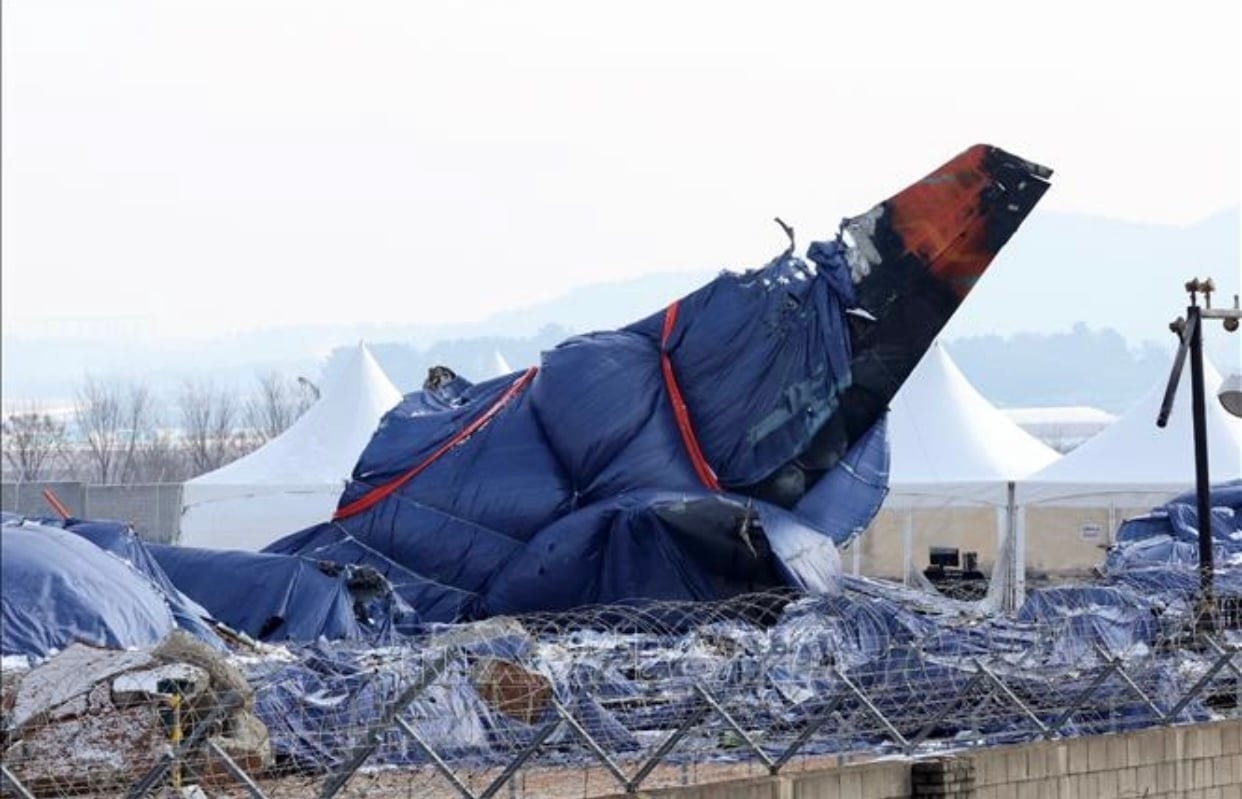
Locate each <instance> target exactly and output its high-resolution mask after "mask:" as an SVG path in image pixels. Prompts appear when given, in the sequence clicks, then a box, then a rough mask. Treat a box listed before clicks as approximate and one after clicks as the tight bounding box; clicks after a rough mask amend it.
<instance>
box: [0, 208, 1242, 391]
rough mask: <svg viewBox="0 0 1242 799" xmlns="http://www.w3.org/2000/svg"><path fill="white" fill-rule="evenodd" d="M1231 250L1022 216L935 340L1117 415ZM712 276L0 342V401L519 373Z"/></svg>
mask: <svg viewBox="0 0 1242 799" xmlns="http://www.w3.org/2000/svg"><path fill="white" fill-rule="evenodd" d="M1238 245H1239V212H1238V209H1236V208H1234V209H1230V210H1228V211H1226V212H1222V213H1220V214H1217V215H1214V216H1212V217H1211V218H1209V219H1206V220H1204V221H1202V222H1200V223H1198V224H1196V225H1192V226H1189V227H1171V226H1160V225H1141V224H1134V223H1129V222H1121V221H1116V220H1110V219H1103V218H1099V217H1090V216H1081V215H1074V214H1062V213H1054V212H1047V213H1036V214H1034V215H1033V216H1032V217H1031V218H1030V219H1029V220H1028V221H1027V223H1026V224H1025V225H1024V226H1023V227H1022V228H1021V229H1020V230H1019V231H1018V233H1017V235H1016V236H1015V237H1014V239H1013V241H1011V242H1010V243H1009V245H1008V246H1006V247H1005V249H1004V250H1002V251H1001V254H1000V256H999V257H998V258H997V261H996V262H995V263H994V264H993V266H992V268H991V269H989V271H988V273H987V274H986V275H985V276H984V277H983V279H982V280H981V281H980V283H979V285H978V286H977V287H976V289H975V291H974V292H973V293H972V294H971V296H970V297H969V298H968V300H967V301H966V302H965V303H964V304H963V306H962V308H961V310H960V311H959V312H958V313H957V315H956V316H955V317H954V318H953V320H952V321H951V322H950V323H949V326H948V328H947V329H946V330H945V333H944V336H943V338H944V339H945V340H947V341H948V342H949V343H950V345H951V352H953V355H954V357H955V358H957V359H958V360H959V362H960V363H961V365H962V367H963V369H964V370H965V371H966V372H967V374H968V376H970V377H971V379H972V380H974V381H975V382H976V383H977V384H978V385H979V387H980V388H981V389H982V390H983V391H984V393H985V394H987V395H988V396H990V397H993V398H994V399H995V400H997V401H999V402H1001V403H1003V404H1040V403H1041V402H1056V403H1059V402H1062V401H1066V402H1068V401H1069V398H1073V401H1074V402H1076V403H1082V404H1095V405H1099V406H1101V407H1104V408H1108V409H1110V410H1111V409H1117V408H1119V407H1122V406H1124V404H1125V403H1126V402H1127V398H1129V399H1132V398H1133V397H1134V396H1136V394H1135V392H1137V391H1139V390H1140V387H1141V386H1145V385H1146V384H1147V383H1149V382H1150V379H1153V378H1152V375H1153V374H1154V373H1155V372H1158V371H1159V370H1160V369H1163V368H1164V366H1163V365H1162V362H1161V358H1162V357H1167V355H1164V356H1162V353H1167V352H1168V351H1169V349H1171V347H1172V345H1173V343H1174V342H1173V339H1172V336H1171V335H1170V334H1169V333H1168V332H1167V325H1168V323H1169V322H1170V321H1171V320H1172V319H1173V318H1174V317H1175V316H1177V315H1178V314H1179V313H1181V312H1183V310H1184V306H1185V303H1186V298H1185V295H1184V293H1183V292H1182V289H1181V287H1182V284H1183V283H1184V281H1185V280H1186V279H1188V278H1190V277H1192V276H1207V275H1211V276H1213V277H1215V278H1216V282H1217V284H1218V285H1219V286H1220V287H1221V289H1222V291H1221V296H1220V297H1219V298H1218V300H1217V302H1218V303H1223V302H1228V301H1229V300H1228V295H1232V293H1233V292H1236V291H1238V290H1239V246H1238ZM756 266H759V264H756ZM713 274H714V271H713V270H708V269H700V270H696V271H686V272H664V273H655V274H647V275H642V276H638V277H635V278H634V279H632V280H627V281H621V282H613V283H600V284H592V285H584V286H577V287H571V288H568V289H567V290H566V291H565V293H564V294H562V295H561V296H560V297H558V298H556V299H553V300H550V301H548V302H544V303H540V304H538V305H534V306H530V307H526V308H519V309H513V310H509V311H505V312H503V313H499V314H496V315H493V316H491V317H489V318H487V319H485V320H483V321H481V322H472V323H463V324H454V325H420V324H417V323H416V322H411V323H410V324H400V325H394V324H378V325H377V324H373V323H366V322H360V323H358V324H356V325H345V326H329V325H313V324H308V325H302V326H297V327H283V328H269V329H255V330H251V331H247V332H244V333H238V334H235V335H231V336H226V337H221V338H218V339H214V340H210V341H206V340H205V341H189V340H183V341H161V340H158V339H155V338H153V337H152V338H144V337H142V336H138V335H131V336H128V337H124V338H113V339H110V338H104V337H100V336H76V337H74V336H60V337H46V336H22V335H6V336H5V337H4V339H3V341H0V348H2V353H0V355H2V358H3V360H2V363H3V370H2V371H0V393H2V394H3V397H4V400H5V401H6V402H10V401H12V400H13V399H17V398H23V399H24V398H38V399H55V400H63V399H66V398H68V397H70V396H72V394H73V391H74V388H75V387H76V386H77V385H78V384H79V383H80V382H81V379H82V376H83V375H84V374H85V373H86V372H88V371H89V372H91V373H92V374H95V375H97V376H102V377H108V376H115V377H119V378H122V379H141V380H143V381H145V382H147V384H148V385H150V386H151V387H152V388H153V389H154V390H156V391H157V392H161V393H164V394H167V395H171V394H172V393H174V392H176V391H177V390H178V389H179V388H180V386H181V384H182V383H183V382H184V381H185V380H186V379H187V378H189V377H194V378H198V379H201V378H204V377H207V378H210V379H213V380H215V381H216V382H217V383H220V384H223V385H233V386H238V387H243V386H245V387H250V386H251V384H252V383H253V380H254V375H255V374H257V373H258V372H261V371H266V370H271V369H275V370H277V371H280V372H284V373H286V374H299V375H305V376H307V377H311V378H312V379H313V378H314V377H316V376H318V375H320V374H321V373H322V370H323V368H324V365H325V364H326V363H328V361H329V358H330V356H331V354H332V352H333V350H335V349H336V348H338V347H345V346H350V345H353V344H355V343H356V342H358V341H359V340H366V341H368V342H369V343H371V344H372V345H373V349H374V350H375V352H376V355H377V357H378V358H379V359H380V362H381V364H382V365H383V366H384V367H385V369H387V370H388V371H389V372H390V373H391V376H392V377H393V380H394V382H395V383H396V384H397V386H398V387H399V388H401V389H403V390H410V389H413V388H416V387H417V386H418V385H420V384H421V382H422V379H423V376H424V375H425V370H426V366H428V365H430V364H433V363H446V364H448V365H450V366H453V365H454V364H456V365H457V366H455V367H454V368H458V369H459V370H460V371H461V372H462V373H463V374H466V375H468V376H471V377H485V376H487V374H484V373H486V372H489V371H492V370H493V365H494V363H495V357H494V356H495V354H496V352H499V353H501V354H502V356H503V357H504V359H505V360H507V361H508V363H510V364H511V365H512V366H513V367H514V368H515V369H517V368H522V367H523V366H527V365H530V364H532V363H535V362H537V359H538V353H539V351H540V350H541V349H546V348H547V347H549V346H552V345H553V344H554V343H555V342H556V341H558V340H560V338H562V337H564V336H565V335H568V334H570V333H574V332H587V331H591V330H598V329H609V328H614V327H617V326H619V325H622V324H625V323H628V322H631V321H633V320H635V319H638V318H641V317H643V316H645V315H647V314H650V313H654V312H656V311H658V310H659V309H660V308H662V307H663V306H664V305H666V304H667V303H668V302H669V301H670V300H671V299H673V298H676V297H678V296H681V295H684V294H685V293H687V292H688V291H690V290H692V289H693V288H695V287H696V286H699V285H701V284H702V283H703V282H705V281H706V280H708V279H710V278H711V277H712V276H713ZM359 312H360V314H361V313H362V312H363V311H362V309H360V311H359ZM1076 326H1080V327H1076ZM1240 343H1242V341H1240V339H1239V336H1238V335H1237V334H1234V335H1233V336H1228V335H1227V334H1225V333H1224V332H1223V331H1221V330H1219V329H1217V330H1214V331H1212V332H1210V333H1209V337H1208V348H1209V351H1210V352H1211V353H1212V354H1213V356H1214V358H1215V360H1216V361H1217V363H1218V365H1219V366H1220V367H1221V368H1222V369H1224V370H1230V369H1238V368H1239V367H1240V366H1242V364H1240V363H1239V354H1238V353H1239V351H1240V350H1239V345H1240ZM1041 353H1042V354H1041ZM1127 361H1128V362H1129V366H1126V363H1127Z"/></svg>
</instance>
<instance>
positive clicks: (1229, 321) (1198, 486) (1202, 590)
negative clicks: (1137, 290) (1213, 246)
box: [1156, 278, 1242, 632]
mask: <svg viewBox="0 0 1242 799" xmlns="http://www.w3.org/2000/svg"><path fill="white" fill-rule="evenodd" d="M1215 290H1216V284H1215V283H1213V282H1212V279H1211V278H1208V279H1207V280H1199V279H1198V278H1195V279H1193V280H1191V281H1190V282H1188V283H1187V284H1186V291H1187V292H1188V293H1189V294H1190V305H1189V306H1187V308H1186V316H1185V318H1181V317H1179V318H1178V319H1176V320H1174V321H1173V322H1172V324H1170V325H1169V329H1170V330H1172V331H1173V332H1174V333H1176V334H1177V336H1178V339H1179V340H1180V344H1179V346H1178V348H1177V355H1176V357H1174V359H1173V370H1172V372H1171V373H1170V374H1169V385H1168V386H1167V387H1166V388H1165V391H1164V402H1162V403H1161V404H1160V415H1159V416H1158V417H1156V426H1157V427H1164V426H1165V425H1167V424H1168V423H1169V413H1170V412H1171V411H1172V410H1173V398H1174V396H1176V394H1177V384H1178V383H1179V382H1181V378H1182V367H1183V366H1185V364H1186V353H1187V351H1189V352H1190V394H1191V396H1190V412H1191V416H1192V420H1193V423H1194V444H1195V499H1196V505H1197V506H1198V508H1197V513H1198V518H1199V602H1198V609H1197V610H1198V612H1197V614H1196V616H1197V625H1196V626H1197V627H1198V628H1199V629H1200V630H1202V631H1205V632H1214V631H1215V630H1216V599H1215V597H1214V595H1213V593H1214V592H1213V585H1212V581H1213V574H1214V567H1213V564H1212V495H1211V481H1210V479H1209V477H1208V445H1207V399H1206V397H1205V394H1206V391H1205V390H1204V386H1203V320H1204V319H1220V320H1221V321H1222V322H1223V323H1224V327H1225V330H1228V331H1230V332H1233V331H1235V330H1237V329H1238V321H1239V320H1240V319H1242V309H1239V307H1238V297H1237V295H1236V294H1235V295H1234V298H1233V308H1213V307H1212V292H1213V291H1215ZM1200 293H1202V294H1203V306H1202V307H1200V305H1199V294H1200ZM1222 388H1228V386H1227V385H1226V386H1223V387H1222ZM1220 399H1221V402H1222V404H1224V405H1225V408H1226V409H1227V410H1229V412H1230V413H1233V409H1232V407H1231V404H1236V400H1234V399H1232V398H1231V397H1230V396H1229V395H1228V394H1227V393H1226V392H1225V391H1222V392H1221V395H1220Z"/></svg>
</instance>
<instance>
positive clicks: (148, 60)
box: [2, 0, 1242, 336]
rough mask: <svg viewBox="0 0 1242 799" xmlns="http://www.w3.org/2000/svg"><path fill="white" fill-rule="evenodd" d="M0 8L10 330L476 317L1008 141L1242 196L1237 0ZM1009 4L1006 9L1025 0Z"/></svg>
mask: <svg viewBox="0 0 1242 799" xmlns="http://www.w3.org/2000/svg"><path fill="white" fill-rule="evenodd" d="M1025 6H1026V10H1025V11H1021V12H1019V11H1017V10H1015V9H1016V8H1017V4H1014V3H994V2H979V3H952V2H910V3H893V2H883V3H881V2H854V3H827V2H809V3H805V4H798V3H771V2H765V3H757V2H748V3H741V4H728V3H722V2H702V3H690V2H683V3H672V2H651V3H648V2H637V1H636V0H627V2H617V3H609V4H605V3H598V2H582V1H581V0H577V1H576V2H574V1H570V2H563V3H544V2H539V3H532V2H515V0H506V1H504V2H495V3H489V2H477V1H471V2H454V3H447V2H445V3H431V2H418V3H411V2H400V3H392V4H379V3H366V4H364V3H354V2H350V3H346V2H342V3H337V4H332V5H325V4H316V3H308V2H288V3H272V2H255V1H254V0H246V1H245V2H237V3H228V2H223V0H208V1H207V2H195V3H188V2H168V0H154V1H153V2H150V3H135V2H107V3H100V2H97V0H87V1H86V2H80V3H69V2H59V1H58V0H20V1H19V0H6V2H5V3H4V5H3V237H2V246H3V253H2V255H3V289H2V295H3V299H2V302H3V307H2V313H3V328H4V331H5V334H6V335H11V334H13V333H14V332H18V331H26V332H40V331H47V330H52V329H56V328H57V327H58V326H63V325H64V323H65V320H76V319H82V318H87V319H95V320H105V324H103V325H102V326H100V327H99V329H101V330H102V331H104V333H107V332H108V331H110V330H127V329H129V330H132V329H135V326H136V327H137V329H141V330H143V331H149V332H152V333H157V334H160V335H168V336H180V335H189V334H197V335H214V334H217V333H220V332H224V331H230V330H238V329H246V328H252V327H256V326H266V325H283V324H289V323H298V322H315V321H324V322H352V321H367V320H370V321H384V322H419V321H424V322H444V321H450V320H462V321H464V320H470V319H478V318H482V317H484V316H486V315H487V314H489V313H492V312H494V311H496V310H499V309H502V308H509V307H515V306H522V305H526V304H529V303H532V302H534V301H537V300H540V299H544V298H547V297H550V296H553V295H556V294H559V293H561V292H563V291H564V289H565V288H566V287H567V286H568V285H572V284H580V283H589V282H598V281H605V280H616V279H621V278H624V277H626V276H633V275H636V274H640V273H644V272H652V271H666V270H673V269H703V268H716V267H749V266H753V265H757V264H758V263H761V262H763V261H764V260H766V259H767V258H768V257H770V256H771V255H773V254H774V253H775V252H777V251H779V249H781V247H782V246H783V240H782V237H781V234H780V232H779V230H778V229H777V228H776V227H775V225H773V224H772V222H771V221H770V220H771V217H772V216H773V215H781V216H783V217H784V218H786V219H787V220H788V221H790V222H792V223H794V224H795V226H796V227H797V228H798V230H799V233H800V236H801V238H802V239H803V241H807V240H809V239H810V238H812V237H829V236H831V235H832V234H833V233H834V232H835V228H836V224H837V222H838V221H839V219H840V218H841V217H842V216H845V215H852V214H855V213H858V212H861V211H863V210H865V209H866V208H867V207H869V206H870V205H872V204H873V203H874V202H876V201H878V200H880V199H882V198H884V197H886V196H888V195H889V194H891V193H893V192H894V191H895V190H897V189H899V188H900V187H902V186H904V185H905V184H907V183H909V182H910V181H912V180H914V179H916V178H918V177H920V176H922V175H923V174H925V173H926V172H928V171H930V170H931V169H932V168H933V167H935V166H936V165H938V164H939V163H941V162H942V161H944V160H945V159H947V158H948V157H949V156H951V155H953V154H954V153H956V152H957V151H959V150H961V149H963V148H964V147H966V146H968V145H970V144H972V143H974V142H977V141H987V142H991V143H994V144H997V145H1000V146H1002V147H1005V148H1006V149H1009V150H1012V151H1014V152H1016V153H1018V154H1020V155H1023V156H1025V157H1028V158H1031V159H1033V160H1037V161H1040V162H1042V163H1045V164H1047V165H1049V166H1051V167H1053V168H1054V169H1055V170H1056V176H1055V178H1054V187H1053V189H1052V191H1051V192H1050V193H1049V195H1048V197H1047V199H1046V200H1045V202H1044V204H1043V205H1042V206H1041V208H1050V209H1057V210H1063V211H1072V212H1081V213H1088V214H1098V215H1103V216H1108V217H1114V218H1123V219H1128V220H1135V221H1145V222H1156V223H1167V224H1179V225H1180V224H1187V223H1191V222H1194V221H1196V220H1199V219H1201V218H1203V217H1206V216H1208V215H1210V214H1212V213H1214V212H1218V211H1220V210H1222V209H1225V208H1229V207H1236V206H1237V204H1238V187H1239V150H1240V149H1242V144H1240V141H1242V130H1240V125H1239V108H1240V97H1239V95H1240V88H1239V84H1240V81H1239V73H1240V68H1239V51H1240V50H1242V23H1240V21H1239V7H1240V6H1242V4H1239V3H1237V2H1235V0H1221V2H1185V1H1184V0H1183V2H1179V3H1176V4H1171V3H1167V2H1164V3H1160V4H1159V5H1157V4H1154V3H1151V4H1146V3H1135V2H1118V3H1102V2H1083V1H1081V0H1080V1H1079V2H1073V3H1064V4H1053V3H1047V2H1041V3H1028V4H1025ZM1001 9H1005V10H1001Z"/></svg>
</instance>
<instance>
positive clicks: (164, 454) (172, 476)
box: [135, 427, 189, 483]
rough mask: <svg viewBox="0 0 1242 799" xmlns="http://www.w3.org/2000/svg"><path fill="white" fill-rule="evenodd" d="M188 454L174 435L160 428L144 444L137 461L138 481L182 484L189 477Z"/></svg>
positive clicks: (153, 431)
mask: <svg viewBox="0 0 1242 799" xmlns="http://www.w3.org/2000/svg"><path fill="white" fill-rule="evenodd" d="M186 461H187V454H186V452H185V450H184V448H183V447H182V446H181V442H180V441H179V440H178V439H177V437H176V436H174V435H173V434H172V433H169V432H168V431H166V430H160V429H158V427H157V428H156V429H154V430H152V432H151V434H150V435H149V436H148V437H147V439H146V441H144V442H143V445H142V447H141V448H140V449H139V451H138V455H137V459H136V461H135V472H136V481H137V482H143V483H180V482H182V481H183V480H185V479H186V477H188V476H189V464H188V463H187V462H186Z"/></svg>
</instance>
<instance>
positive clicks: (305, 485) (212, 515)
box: [181, 344, 401, 550]
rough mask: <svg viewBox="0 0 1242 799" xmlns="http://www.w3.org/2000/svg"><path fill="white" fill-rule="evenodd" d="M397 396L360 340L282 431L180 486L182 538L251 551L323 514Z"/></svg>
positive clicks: (325, 515)
mask: <svg viewBox="0 0 1242 799" xmlns="http://www.w3.org/2000/svg"><path fill="white" fill-rule="evenodd" d="M400 401H401V392H399V391H398V390H397V389H396V387H395V386H393V384H392V382H391V381H389V379H388V377H387V376H386V375H385V374H384V372H383V370H381V369H380V367H379V364H377V363H376V362H375V359H374V358H373V357H372V356H371V353H370V352H369V351H368V350H367V348H366V346H365V345H363V344H359V345H358V347H357V349H355V350H354V351H353V353H352V355H351V357H350V359H349V360H348V362H347V363H345V364H344V366H343V367H342V368H341V369H340V370H339V372H338V373H337V374H336V375H335V376H334V379H333V380H332V381H331V382H330V383H328V384H326V385H324V387H323V391H322V396H321V398H320V399H319V400H317V401H316V402H315V404H314V405H312V406H311V407H310V409H308V410H307V411H306V413H305V414H303V415H302V417H301V418H299V419H298V420H297V421H296V422H295V423H294V424H293V425H292V426H290V427H289V429H288V430H286V431H285V432H284V433H282V434H281V435H279V436H277V437H276V438H274V439H272V440H271V441H269V442H268V443H267V444H265V445H264V446H262V447H260V448H259V449H257V450H255V451H254V452H252V453H250V454H249V455H247V456H245V457H244V458H239V459H238V460H236V461H233V462H232V463H230V464H227V465H226V466H223V467H221V468H219V469H216V470H215V471H214V472H209V473H207V474H204V475H200V476H199V477H196V478H194V479H193V480H190V481H189V482H187V483H186V484H185V486H184V488H183V490H182V500H181V501H182V516H181V543H182V544H183V545H185V546H197V547H211V548H216V549H249V550H257V549H261V548H263V547H264V546H266V545H267V544H269V543H271V542H272V541H275V540H276V539H277V538H280V537H281V536H284V535H286V534H288V533H292V532H295V531H297V530H299V529H301V528H303V527H307V526H309V525H311V524H314V523H316V522H320V521H324V520H326V519H328V518H329V517H330V516H331V515H332V510H333V509H334V508H335V507H336V503H337V500H338V499H339V498H340V495H341V491H342V489H343V488H344V484H345V481H346V480H347V479H348V477H349V475H350V473H351V472H352V471H353V468H354V464H355V463H357V461H358V456H359V455H361V454H362V450H363V448H364V447H365V446H366V445H367V442H368V441H370V440H371V434H372V433H374V432H375V428H376V426H377V425H378V424H379V420H380V417H381V416H383V414H384V413H386V412H387V411H388V410H389V409H391V408H392V407H393V406H395V405H396V404H397V403H398V402H400Z"/></svg>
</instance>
